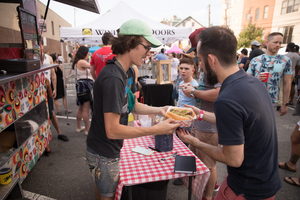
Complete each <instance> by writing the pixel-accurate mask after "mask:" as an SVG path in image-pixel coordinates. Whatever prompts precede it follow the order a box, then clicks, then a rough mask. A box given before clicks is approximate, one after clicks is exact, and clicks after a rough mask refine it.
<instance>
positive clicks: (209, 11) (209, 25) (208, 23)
mask: <svg viewBox="0 0 300 200" xmlns="http://www.w3.org/2000/svg"><path fill="white" fill-rule="evenodd" d="M208 27H210V4H209V5H208Z"/></svg>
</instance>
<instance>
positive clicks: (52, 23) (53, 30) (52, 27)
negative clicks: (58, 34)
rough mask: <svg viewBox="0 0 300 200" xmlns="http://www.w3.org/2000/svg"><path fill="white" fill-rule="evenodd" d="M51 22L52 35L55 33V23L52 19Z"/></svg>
mask: <svg viewBox="0 0 300 200" xmlns="http://www.w3.org/2000/svg"><path fill="white" fill-rule="evenodd" d="M51 24H52V35H54V23H53V21H51Z"/></svg>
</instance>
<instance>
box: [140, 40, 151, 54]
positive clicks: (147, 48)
mask: <svg viewBox="0 0 300 200" xmlns="http://www.w3.org/2000/svg"><path fill="white" fill-rule="evenodd" d="M139 44H141V45H143V46H144V48H145V49H146V50H147V51H146V53H148V51H150V49H151V47H147V46H146V45H144V44H143V43H141V42H139Z"/></svg>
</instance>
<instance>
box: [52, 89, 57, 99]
mask: <svg viewBox="0 0 300 200" xmlns="http://www.w3.org/2000/svg"><path fill="white" fill-rule="evenodd" d="M55 97H56V90H53V92H52V98H53V99H54V98H55Z"/></svg>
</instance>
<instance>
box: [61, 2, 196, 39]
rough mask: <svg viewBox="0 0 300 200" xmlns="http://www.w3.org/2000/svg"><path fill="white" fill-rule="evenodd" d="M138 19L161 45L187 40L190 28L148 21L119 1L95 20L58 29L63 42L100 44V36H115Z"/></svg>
mask: <svg viewBox="0 0 300 200" xmlns="http://www.w3.org/2000/svg"><path fill="white" fill-rule="evenodd" d="M134 18H137V19H140V20H143V21H144V22H146V23H147V24H148V25H149V26H150V28H151V29H152V32H153V35H154V36H155V37H156V38H157V39H159V40H160V41H161V42H162V43H163V44H170V43H172V42H174V41H176V40H180V39H184V38H188V36H189V35H190V34H191V32H192V28H178V27H173V26H168V25H165V24H162V23H159V22H156V21H154V20H152V19H149V18H147V17H145V16H143V15H142V14H140V13H138V12H137V11H135V10H134V9H132V8H131V7H129V6H128V5H127V4H126V3H124V2H123V1H120V2H119V3H118V4H117V5H115V6H114V7H113V8H112V9H111V10H109V11H108V12H106V13H105V14H104V15H103V16H101V17H99V18H98V19H97V20H95V21H93V22H90V23H88V24H85V25H82V26H77V27H60V37H61V39H63V40H68V41H74V42H78V43H79V44H102V39H101V38H102V35H103V34H104V33H105V32H111V33H112V34H113V35H114V36H117V29H119V28H120V26H121V25H122V24H123V23H124V22H125V21H128V20H129V19H134Z"/></svg>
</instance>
